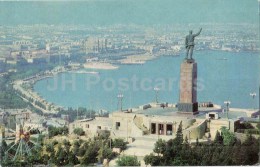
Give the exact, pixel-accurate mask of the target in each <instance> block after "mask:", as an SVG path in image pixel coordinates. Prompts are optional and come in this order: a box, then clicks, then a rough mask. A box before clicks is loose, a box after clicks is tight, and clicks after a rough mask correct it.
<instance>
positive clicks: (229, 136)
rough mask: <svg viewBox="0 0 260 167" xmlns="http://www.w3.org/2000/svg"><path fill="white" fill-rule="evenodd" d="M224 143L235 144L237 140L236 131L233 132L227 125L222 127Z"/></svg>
mask: <svg viewBox="0 0 260 167" xmlns="http://www.w3.org/2000/svg"><path fill="white" fill-rule="evenodd" d="M221 133H222V137H223V143H224V145H233V144H234V143H235V142H236V137H235V135H234V133H231V132H230V131H229V130H228V129H227V128H226V127H222V128H221Z"/></svg>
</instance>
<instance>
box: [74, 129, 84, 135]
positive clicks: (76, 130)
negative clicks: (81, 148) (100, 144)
mask: <svg viewBox="0 0 260 167" xmlns="http://www.w3.org/2000/svg"><path fill="white" fill-rule="evenodd" d="M73 133H74V134H76V135H79V136H82V135H84V134H85V132H84V130H83V129H82V128H75V129H74V130H73Z"/></svg>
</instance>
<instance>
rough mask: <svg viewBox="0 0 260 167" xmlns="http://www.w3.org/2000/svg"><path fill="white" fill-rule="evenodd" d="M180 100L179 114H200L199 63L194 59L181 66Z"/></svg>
mask: <svg viewBox="0 0 260 167" xmlns="http://www.w3.org/2000/svg"><path fill="white" fill-rule="evenodd" d="M179 98H180V99H179V103H178V105H177V106H178V111H179V112H183V113H191V114H197V113H198V102H197V63H196V62H195V61H194V60H193V59H187V60H185V61H184V62H183V63H182V64H181V74H180V96H179Z"/></svg>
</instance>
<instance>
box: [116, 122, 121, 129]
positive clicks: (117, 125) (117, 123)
mask: <svg viewBox="0 0 260 167" xmlns="http://www.w3.org/2000/svg"><path fill="white" fill-rule="evenodd" d="M119 127H120V122H116V130H118V129H119Z"/></svg>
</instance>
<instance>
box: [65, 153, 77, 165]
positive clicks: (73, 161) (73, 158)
mask: <svg viewBox="0 0 260 167" xmlns="http://www.w3.org/2000/svg"><path fill="white" fill-rule="evenodd" d="M68 160H69V165H77V164H79V160H78V158H77V156H76V155H75V154H74V153H73V152H72V151H70V152H69V157H68Z"/></svg>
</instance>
